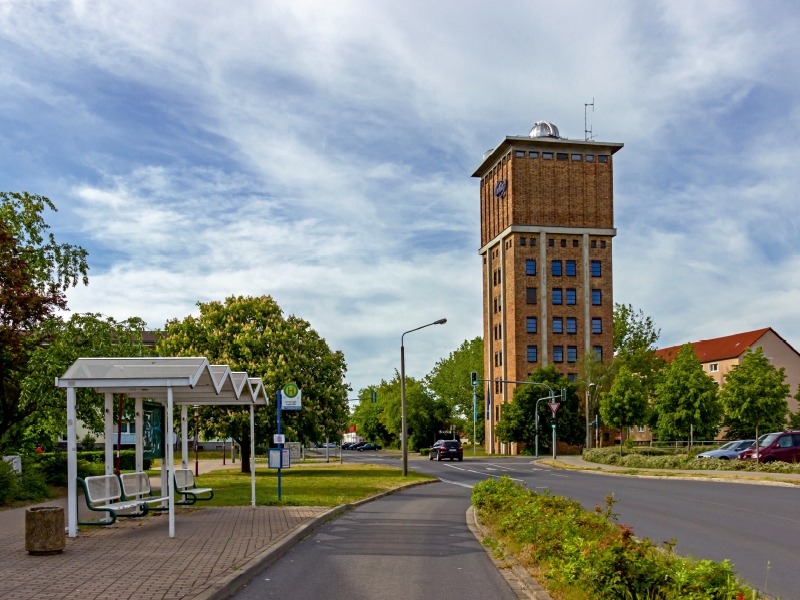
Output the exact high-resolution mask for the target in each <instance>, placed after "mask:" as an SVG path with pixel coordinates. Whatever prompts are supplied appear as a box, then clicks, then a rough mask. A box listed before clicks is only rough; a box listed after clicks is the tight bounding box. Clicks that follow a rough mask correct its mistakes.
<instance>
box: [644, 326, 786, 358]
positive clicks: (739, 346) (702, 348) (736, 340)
mask: <svg viewBox="0 0 800 600" xmlns="http://www.w3.org/2000/svg"><path fill="white" fill-rule="evenodd" d="M770 329H772V328H771V327H766V328H764V329H756V330H755V331H746V332H745V333H735V334H733V335H726V336H725V337H719V338H714V339H713V340H700V341H699V342H692V346H694V351H695V353H696V354H697V358H699V359H700V362H701V363H705V362H709V361H711V360H725V359H727V358H736V357H738V356H741V355H742V354H744V351H745V349H746V348H751V347H752V346H753V344H755V343H756V342H757V341H758V340H759V339H760V338H761V336H763V335H764V334H765V333H767V332H768V331H769V330H770ZM773 333H774V331H773ZM775 335H778V334H777V333H776V334H775ZM778 337H780V336H778ZM781 339H783V338H781ZM784 341H786V340H784ZM680 349H681V346H671V347H669V348H661V349H659V350H656V354H658V355H659V356H660V357H662V358H663V359H664V360H666V361H667V362H670V361H671V360H672V359H673V358H675V355H676V354H678V350H680Z"/></svg>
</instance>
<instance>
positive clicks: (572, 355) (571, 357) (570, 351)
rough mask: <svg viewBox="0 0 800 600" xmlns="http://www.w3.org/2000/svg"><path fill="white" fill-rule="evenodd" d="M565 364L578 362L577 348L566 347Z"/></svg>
mask: <svg viewBox="0 0 800 600" xmlns="http://www.w3.org/2000/svg"><path fill="white" fill-rule="evenodd" d="M567 362H570V363H574V362H578V347H577V346H567Z"/></svg>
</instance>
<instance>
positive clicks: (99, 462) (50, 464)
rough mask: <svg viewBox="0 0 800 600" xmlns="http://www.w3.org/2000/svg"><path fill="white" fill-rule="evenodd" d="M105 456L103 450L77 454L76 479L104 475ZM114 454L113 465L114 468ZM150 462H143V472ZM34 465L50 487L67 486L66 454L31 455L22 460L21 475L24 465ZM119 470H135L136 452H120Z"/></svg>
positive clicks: (146, 460)
mask: <svg viewBox="0 0 800 600" xmlns="http://www.w3.org/2000/svg"><path fill="white" fill-rule="evenodd" d="M105 460H106V455H105V452H104V451H103V450H92V451H87V452H78V477H89V476H92V475H103V474H104V473H105ZM116 460H117V458H116V452H115V453H114V465H115V466H116V464H117V462H116ZM152 462H153V461H152V460H150V459H149V458H146V459H145V460H144V465H143V466H144V468H145V470H147V469H149V468H150V467H151V465H152ZM26 463H27V464H35V465H36V466H37V467H38V468H39V469H40V470H41V472H42V473H43V474H44V477H45V479H46V481H47V483H49V484H50V485H57V486H61V487H66V485H67V453H66V452H45V453H43V454H31V455H29V456H25V457H24V458H23V468H22V471H23V473H24V472H25V468H26V467H25V464H26ZM120 469H122V470H123V471H133V470H135V469H136V451H135V450H122V451H121V452H120Z"/></svg>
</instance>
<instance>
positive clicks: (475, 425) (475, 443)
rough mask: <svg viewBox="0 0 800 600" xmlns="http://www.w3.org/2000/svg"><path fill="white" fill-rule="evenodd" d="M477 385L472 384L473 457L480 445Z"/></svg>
mask: <svg viewBox="0 0 800 600" xmlns="http://www.w3.org/2000/svg"><path fill="white" fill-rule="evenodd" d="M477 387H478V386H476V385H473V386H472V457H473V458H475V456H476V454H475V453H476V452H477V447H478V394H477V392H476V390H477Z"/></svg>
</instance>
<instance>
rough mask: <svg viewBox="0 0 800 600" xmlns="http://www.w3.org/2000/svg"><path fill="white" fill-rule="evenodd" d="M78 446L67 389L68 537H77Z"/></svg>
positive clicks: (72, 390)
mask: <svg viewBox="0 0 800 600" xmlns="http://www.w3.org/2000/svg"><path fill="white" fill-rule="evenodd" d="M77 479H78V445H77V442H76V441H75V388H74V387H68V388H67V493H68V494H69V497H68V500H67V510H68V511H69V518H68V519H67V522H68V530H69V537H71V538H74V537H77V535H78V481H77Z"/></svg>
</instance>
